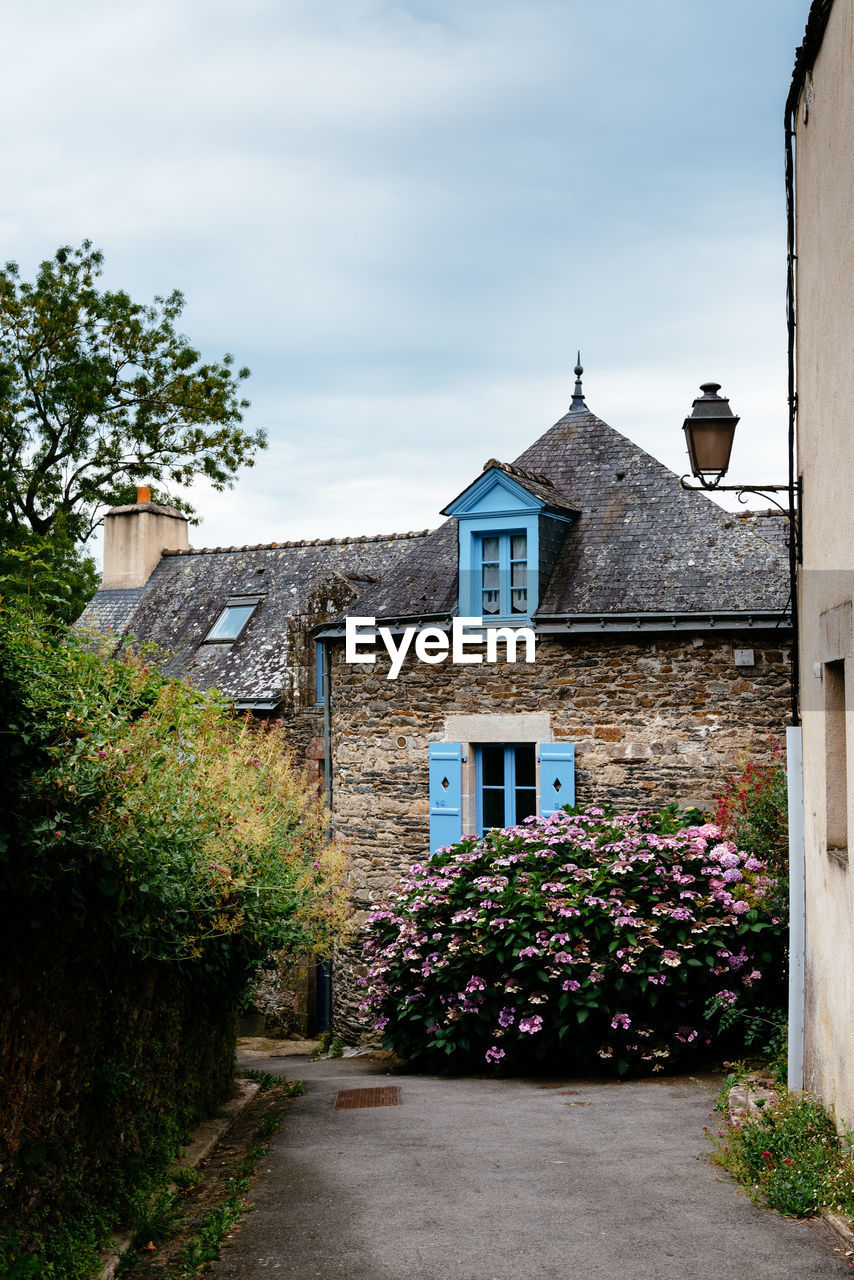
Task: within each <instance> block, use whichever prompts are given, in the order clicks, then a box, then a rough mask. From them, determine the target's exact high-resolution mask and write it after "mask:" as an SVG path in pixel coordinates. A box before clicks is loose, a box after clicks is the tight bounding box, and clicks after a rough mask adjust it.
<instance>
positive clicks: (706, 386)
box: [681, 382, 797, 529]
mask: <svg viewBox="0 0 854 1280" xmlns="http://www.w3.org/2000/svg"><path fill="white" fill-rule="evenodd" d="M720 389H721V384H720V383H719V382H703V383H702V384H701V385H700V390H701V391H702V393H703V394H702V395H701V396H698V397H697V399H696V400H695V401H694V403H693V404H692V406H691V413H690V414H689V415H688V417H687V418H686V419H685V421H684V422H683V423H682V430H683V431H684V432H685V440H686V442H687V444H688V458H689V460H690V462H691V474H692V475H693V476H694V478H695V480H699V482H700V483H699V484H690V483H689V481H688V477H687V476H683V477H682V480H681V484H682V488H683V489H695V490H696V489H706V490H714V491H715V492H716V493H737V494H738V500H739V502H746V501H747V494H749V493H758V494H761V495H762V497H763V498H765V497H768V494H769V493H788V494H789V501H788V502H787V503H786V505H785V506H784V505H783V503H782V502H778V501H777V499H776V498H768V501H769V502H773V503H774V506H775V507H779V508H780V510H781V511H782V512H784V513H785V515H787V516H788V517H789V519H790V521H791V524H792V528H793V529H796V516H797V511H796V506H795V495H794V493H793V492H792V489H791V486H790V485H788V484H763V485H751V484H721V480H722V479H723V478H724V476H725V475H726V473H727V471H728V469H729V455H730V454H731V452H732V442H733V440H734V439H735V429H736V427H737V426H738V423H739V421H740V419H739V418H738V417H736V415H735V414H734V413H733V411H732V409H730V407H729V400H727V399H726V398H725V397H724V396H719V395H718V392H719V391H720Z"/></svg>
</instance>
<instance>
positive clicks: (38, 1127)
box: [0, 606, 345, 1280]
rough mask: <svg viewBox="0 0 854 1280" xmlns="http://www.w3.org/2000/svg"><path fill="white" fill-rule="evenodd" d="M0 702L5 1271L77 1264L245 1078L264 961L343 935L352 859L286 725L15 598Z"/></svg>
mask: <svg viewBox="0 0 854 1280" xmlns="http://www.w3.org/2000/svg"><path fill="white" fill-rule="evenodd" d="M0 720H2V723H3V728H4V748H5V752H4V769H3V771H2V773H0V893H2V894H3V897H4V904H5V905H6V913H5V919H4V930H3V934H2V936H0V963H2V966H3V973H4V998H3V1000H2V1002H0V1085H2V1088H0V1183H1V1184H2V1194H0V1273H2V1274H4V1275H5V1274H15V1275H18V1274H20V1275H21V1276H24V1275H27V1274H32V1275H38V1276H40V1277H44V1278H45V1280H51V1278H53V1280H72V1277H77V1276H78V1275H79V1276H81V1277H83V1276H85V1275H88V1274H89V1272H90V1269H91V1268H90V1264H91V1261H92V1258H93V1256H94V1253H95V1251H96V1250H97V1247H98V1245H99V1243H100V1242H101V1241H102V1240H103V1238H104V1235H105V1233H106V1232H107V1231H108V1230H109V1229H110V1228H111V1226H112V1225H113V1224H114V1223H115V1221H116V1220H117V1219H120V1218H121V1216H122V1214H123V1213H126V1212H127V1210H128V1209H129V1208H131V1207H132V1205H133V1203H134V1202H135V1199H136V1198H137V1195H136V1193H137V1192H138V1191H139V1189H140V1188H145V1187H146V1186H147V1185H148V1184H149V1183H150V1181H151V1180H152V1178H153V1177H156V1175H157V1173H158V1172H159V1170H161V1169H162V1168H163V1167H164V1166H165V1165H166V1164H167V1163H168V1162H169V1160H171V1158H172V1157H173V1156H174V1154H175V1151H176V1149H177V1147H178V1146H179V1145H180V1142H181V1141H182V1140H183V1138H184V1137H185V1135H186V1132H187V1129H188V1127H189V1126H191V1125H192V1124H193V1122H194V1121H195V1120H197V1119H199V1118H200V1117H201V1115H203V1114H210V1113H211V1111H212V1110H213V1109H214V1108H215V1107H216V1105H217V1104H218V1103H219V1101H220V1100H221V1099H222V1097H223V1096H224V1094H226V1093H227V1091H228V1089H229V1087H230V1085H231V1082H232V1080H233V1075H234V1042H235V1024H236V1008H237V1004H238V1000H239V997H240V993H241V989H242V987H243V986H244V984H245V982H246V980H247V978H248V977H249V975H251V974H252V973H254V970H255V967H256V966H257V964H258V962H259V960H261V959H262V958H263V957H264V956H265V954H266V953H267V951H268V950H272V949H275V950H277V951H282V950H291V951H293V952H295V953H302V952H304V951H306V950H314V949H317V950H320V951H324V952H326V951H329V950H330V949H331V947H332V945H333V942H334V940H335V939H336V938H337V937H338V936H340V934H341V931H342V928H343V926H344V919H345V896H344V891H343V879H344V872H345V867H344V863H343V858H342V855H341V853H340V850H337V849H336V848H335V847H334V846H331V847H329V846H326V845H325V825H326V814H325V811H324V809H323V806H322V805H321V803H320V802H319V800H318V798H317V796H316V793H315V792H314V790H313V788H312V787H311V785H310V784H309V782H308V781H307V780H306V779H305V778H304V777H303V776H302V775H301V774H300V773H299V771H297V770H295V769H294V768H293V767H292V765H291V763H290V761H289V758H288V756H287V752H286V751H285V747H284V742H283V739H282V734H281V729H280V727H278V726H272V727H271V728H263V727H261V728H252V727H251V726H250V725H248V724H247V723H246V722H245V721H243V720H239V719H237V718H235V717H234V716H233V715H231V714H230V711H229V708H228V707H227V705H226V704H225V703H224V702H223V701H222V700H221V699H220V698H219V697H218V696H217V695H216V694H213V693H212V694H200V693H199V692H197V691H195V690H192V689H189V688H187V687H185V686H183V685H181V684H179V683H178V682H176V681H169V680H166V679H164V678H163V677H161V676H160V675H158V673H157V672H156V671H155V670H154V669H153V668H150V667H149V666H148V664H147V663H146V661H145V659H144V657H142V656H135V655H134V654H133V653H125V654H123V655H122V656H121V657H120V658H119V659H107V658H105V657H104V656H102V655H101V654H99V653H98V652H97V651H95V650H94V649H93V648H91V647H89V642H86V643H83V642H81V641H80V640H77V639H75V638H74V637H67V636H65V635H64V634H63V632H62V631H61V630H59V629H57V628H56V627H55V626H53V625H52V624H51V623H49V622H47V621H45V620H44V619H39V618H38V617H37V616H35V614H34V613H32V612H30V611H28V610H17V609H14V608H12V607H9V606H6V607H3V608H0ZM28 1268H29V1270H27V1269H28Z"/></svg>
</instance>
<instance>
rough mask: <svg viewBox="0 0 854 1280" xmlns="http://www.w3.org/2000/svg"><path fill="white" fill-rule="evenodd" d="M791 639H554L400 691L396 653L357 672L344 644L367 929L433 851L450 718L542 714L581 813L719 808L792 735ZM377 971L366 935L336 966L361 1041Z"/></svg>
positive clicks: (439, 670) (340, 1021)
mask: <svg viewBox="0 0 854 1280" xmlns="http://www.w3.org/2000/svg"><path fill="white" fill-rule="evenodd" d="M783 634H784V636H785V641H784V640H783V638H782V637H781V635H780V634H779V633H775V632H773V631H771V632H763V633H757V632H756V631H751V632H749V633H748V632H745V633H742V634H733V633H730V634H726V635H724V634H718V633H712V634H709V633H708V632H707V633H705V634H702V635H693V636H692V635H690V634H678V635H674V634H664V633H662V634H657V635H645V636H643V637H639V638H637V639H631V638H629V637H626V636H622V635H621V636H611V637H607V638H605V637H602V638H599V637H595V636H593V637H591V636H585V637H577V638H575V637H573V638H570V637H557V636H544V637H540V639H539V641H538V645H537V660H536V663H534V664H531V665H527V664H525V663H521V662H519V663H516V664H514V665H509V664H507V663H499V664H497V665H493V666H485V665H482V666H468V667H466V666H463V667H460V666H451V665H450V664H443V665H437V666H428V665H425V664H423V663H420V662H417V661H407V663H406V664H405V665H404V667H403V669H402V671H401V673H400V676H399V678H398V679H397V680H396V681H392V680H386V679H385V674H386V672H387V670H388V662H387V661H386V660H385V659H384V655H383V656H381V655H380V653H378V654H377V662H376V664H375V665H374V666H367V665H347V664H346V663H344V661H343V646H335V647H334V649H333V654H332V666H333V679H332V731H333V814H334V822H335V829H336V832H337V834H338V836H339V838H341V839H342V840H344V841H346V843H347V846H348V849H349V853H350V857H351V860H352V872H351V882H350V883H351V893H352V899H353V905H354V909H355V912H356V918H357V921H362V920H364V917H365V915H366V913H367V912H368V911H369V910H370V909H371V908H372V907H373V906H374V905H375V904H377V903H379V902H380V901H382V899H383V898H384V895H385V894H386V893H387V892H388V890H389V889H390V888H392V887H393V886H394V884H395V883H396V881H397V880H398V878H399V877H400V875H401V874H402V873H403V872H404V871H405V870H406V869H407V867H409V866H410V865H411V863H413V862H415V861H418V860H419V859H421V858H423V857H424V856H425V854H426V853H427V851H428V848H429V844H428V833H429V798H428V746H429V743H431V742H439V741H446V740H450V738H449V735H448V733H447V724H448V722H449V723H450V726H451V728H452V729H453V728H454V727H455V726H458V725H459V724H460V723H461V721H460V719H459V717H472V716H479V717H487V718H488V717H498V716H500V717H502V720H501V721H500V722H496V723H499V724H503V725H507V724H508V721H507V720H505V719H504V717H513V718H516V717H518V718H521V717H526V716H527V717H537V720H536V721H534V720H533V719H531V720H529V721H527V722H523V721H522V720H521V719H520V721H519V722H520V723H531V724H534V723H536V724H537V725H538V728H539V732H541V733H542V734H543V736H542V738H541V739H540V740H542V741H569V742H573V743H575V750H576V801H577V802H578V803H580V804H593V803H603V802H606V803H611V804H613V805H615V806H617V807H618V808H621V809H623V810H633V809H636V808H640V807H647V806H649V807H651V806H656V805H665V804H669V803H671V802H673V801H676V802H677V803H678V804H680V805H681V806H683V807H686V806H690V805H695V806H697V807H698V808H702V809H705V810H709V809H711V808H713V806H714V796H715V792H716V791H717V790H718V788H719V787H720V785H721V782H722V780H723V778H724V777H725V775H726V774H727V773H728V772H729V771H731V770H732V769H733V768H734V767H735V766H736V765H737V763H738V761H739V759H741V758H744V757H746V756H754V757H757V758H763V757H766V756H768V755H770V752H771V738H772V735H782V733H783V730H784V726H785V724H786V721H787V715H788V706H789V689H790V686H789V679H790V655H789V644H788V640H789V634H788V632H785V633H783ZM736 649H739V650H743V649H747V650H752V651H753V656H754V665H752V666H749V667H737V666H736V665H735V657H734V654H735V650H736ZM454 717H457V718H458V719H457V720H456V721H455V720H454V719H453V718H454ZM449 718H451V719H450V721H449ZM484 723H486V721H484ZM546 726H547V732H546ZM465 829H469V828H468V827H467V826H466V825H465V824H464V830H465ZM363 973H364V966H363V964H362V961H361V958H360V946H359V943H358V939H357V940H356V942H355V943H354V944H353V945H352V946H350V947H348V948H345V949H342V951H341V953H340V954H339V955H338V957H337V958H336V966H335V1030H336V1031H337V1032H338V1033H340V1034H341V1035H342V1036H344V1037H345V1038H346V1039H348V1040H350V1041H352V1040H354V1039H358V1038H359V1037H360V1036H362V1035H364V1028H363V1027H362V1026H361V1024H360V1023H359V1019H358V1013H357V1006H358V1002H359V999H360V988H359V986H358V978H359V977H360V976H362V975H363Z"/></svg>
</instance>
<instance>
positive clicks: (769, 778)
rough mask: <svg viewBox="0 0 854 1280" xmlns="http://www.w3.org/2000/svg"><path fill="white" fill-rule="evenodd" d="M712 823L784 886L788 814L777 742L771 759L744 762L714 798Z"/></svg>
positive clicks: (782, 769)
mask: <svg viewBox="0 0 854 1280" xmlns="http://www.w3.org/2000/svg"><path fill="white" fill-rule="evenodd" d="M715 800H716V803H717V808H716V811H715V822H716V823H717V824H718V826H719V827H720V828H721V830H722V831H724V832H725V833H726V835H727V836H728V837H729V838H731V839H732V840H734V841H735V843H736V844H737V845H738V847H739V848H740V849H746V850H747V851H748V852H750V853H752V854H754V855H755V856H756V857H757V858H761V859H762V861H763V862H765V863H767V865H768V867H769V869H770V870H771V871H772V872H773V874H774V875H775V876H776V877H777V878H778V880H780V881H781V882H783V887H785V879H786V876H787V875H788V870H789V861H788V859H789V814H788V790H787V781H786V763H785V759H784V757H783V752H782V750H781V748H780V744H779V742H777V740H776V739H772V740H771V759H770V760H768V761H764V762H763V761H759V760H746V761H743V762H742V763H741V765H740V766H739V768H738V769H737V770H736V772H735V773H733V774H731V775H730V777H728V778H727V780H726V782H725V783H724V786H723V789H722V790H721V791H720V793H719V794H718V795H717V796H716V797H715Z"/></svg>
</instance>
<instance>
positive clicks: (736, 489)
mask: <svg viewBox="0 0 854 1280" xmlns="http://www.w3.org/2000/svg"><path fill="white" fill-rule="evenodd" d="M698 478H699V480H700V483H699V484H691V483H690V481H689V479H688V477H687V476H682V477H681V478H680V480H679V483H680V484H681V486H682V488H683V489H690V490H691V492H692V493H735V494H737V495H738V501H739V502H744V503H746V502H747V497H748V494H759V496H760V497H761V498H767V499H768V501H769V502H773V504H774V506H775V507H777V508H778V509H779V510H780V511H782V512H783V515H786V516H790V515H791V514H792V510H791V507H790V505H789V502H788V500H787V501H786V504H785V506H784V505H783V503H782V502H778V501H777V499H776V498H772V497H770V494H772V493H785V494H787V495H788V493H789V486H788V485H787V484H763V485H754V484H719V483H718V482H717V481H713V482H711V483H709V482H707V481H704V480H703V479H702V477H698Z"/></svg>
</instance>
